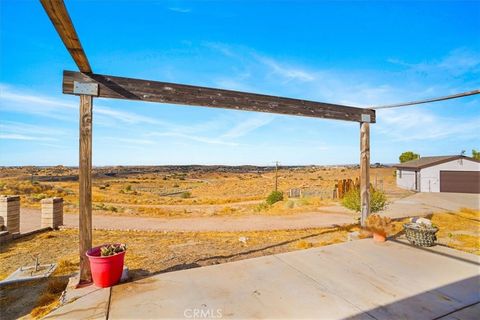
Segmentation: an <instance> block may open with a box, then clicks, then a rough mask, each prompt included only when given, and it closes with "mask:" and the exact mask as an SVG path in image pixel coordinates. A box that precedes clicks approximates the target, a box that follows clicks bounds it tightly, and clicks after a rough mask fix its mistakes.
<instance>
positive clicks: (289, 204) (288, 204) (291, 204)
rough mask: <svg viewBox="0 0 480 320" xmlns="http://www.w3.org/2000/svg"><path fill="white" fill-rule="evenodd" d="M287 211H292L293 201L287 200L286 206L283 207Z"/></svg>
mask: <svg viewBox="0 0 480 320" xmlns="http://www.w3.org/2000/svg"><path fill="white" fill-rule="evenodd" d="M285 206H286V207H287V208H288V209H292V208H293V207H295V201H293V200H288V202H287V204H286V205H285Z"/></svg>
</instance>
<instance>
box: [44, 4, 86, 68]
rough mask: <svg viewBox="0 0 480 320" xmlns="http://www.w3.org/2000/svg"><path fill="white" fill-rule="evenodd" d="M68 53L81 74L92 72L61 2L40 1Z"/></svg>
mask: <svg viewBox="0 0 480 320" xmlns="http://www.w3.org/2000/svg"><path fill="white" fill-rule="evenodd" d="M40 2H41V3H42V6H43V8H44V9H45V12H46V13H47V15H48V17H49V18H50V20H51V21H52V23H53V26H54V27H55V29H56V30H57V33H58V35H59V36H60V38H61V39H62V41H63V44H64V45H65V47H66V48H67V50H68V52H70V55H71V56H72V58H73V60H74V61H75V63H76V64H77V66H78V69H79V70H80V71H82V72H92V68H91V67H90V63H89V62H88V59H87V56H86V55H85V52H84V51H83V48H82V44H81V43H80V39H79V38H78V35H77V32H76V31H75V28H74V26H73V23H72V20H71V19H70V16H69V15H68V11H67V8H66V7H65V3H64V2H63V0H40Z"/></svg>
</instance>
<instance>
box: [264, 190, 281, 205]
mask: <svg viewBox="0 0 480 320" xmlns="http://www.w3.org/2000/svg"><path fill="white" fill-rule="evenodd" d="M282 200H283V193H282V192H281V191H272V193H270V194H269V195H268V197H267V200H266V202H267V204H269V205H272V204H274V203H276V202H278V201H282Z"/></svg>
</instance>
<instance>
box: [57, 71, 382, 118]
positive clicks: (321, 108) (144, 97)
mask: <svg viewBox="0 0 480 320" xmlns="http://www.w3.org/2000/svg"><path fill="white" fill-rule="evenodd" d="M74 81H77V82H82V83H97V84H98V87H99V88H98V91H99V93H98V96H99V97H102V98H115V99H129V100H140V101H149V102H159V103H168V104H180V105H191V106H204V107H213V108H226V109H234V110H244V111H256V112H267V113H277V114H285V115H295V116H305V117H314V118H326V119H336V120H346V121H357V122H360V121H362V114H363V115H369V116H370V119H371V121H370V122H372V123H373V122H375V111H374V110H371V109H362V108H355V107H350V106H344V105H337V104H331V103H322V102H314V101H307V100H300V99H291V98H283V97H276V96H269V95H262V94H255V93H247V92H239V91H231V90H223V89H214V88H206V87H198V86H190V85H183V84H175V83H168V82H159V81H149V80H140V79H132V78H123V77H114V76H107V75H100V74H84V73H80V72H74V71H64V72H63V93H65V94H74V92H73V84H74Z"/></svg>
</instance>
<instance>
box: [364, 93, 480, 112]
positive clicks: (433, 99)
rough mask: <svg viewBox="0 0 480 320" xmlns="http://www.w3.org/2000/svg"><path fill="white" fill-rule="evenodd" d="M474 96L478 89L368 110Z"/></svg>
mask: <svg viewBox="0 0 480 320" xmlns="http://www.w3.org/2000/svg"><path fill="white" fill-rule="evenodd" d="M475 94H480V89H477V90H473V91H467V92H462V93H457V94H452V95H449V96H443V97H438V98H431V99H426V100H417V101H410V102H403V103H396V104H388V105H384V106H378V107H372V108H370V109H374V110H378V109H389V108H398V107H406V106H413V105H416V104H422V103H430V102H437V101H443V100H450V99H457V98H462V97H467V96H473V95H475Z"/></svg>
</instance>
